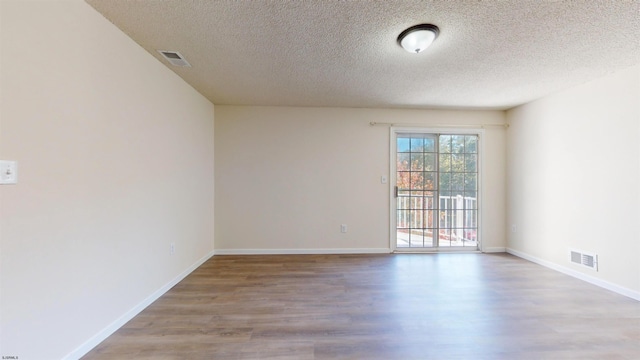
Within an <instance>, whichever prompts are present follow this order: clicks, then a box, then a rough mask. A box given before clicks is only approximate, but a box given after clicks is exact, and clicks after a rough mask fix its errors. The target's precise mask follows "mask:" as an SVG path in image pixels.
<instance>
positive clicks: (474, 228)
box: [391, 129, 479, 251]
mask: <svg viewBox="0 0 640 360" xmlns="http://www.w3.org/2000/svg"><path fill="white" fill-rule="evenodd" d="M392 134H393V136H392V141H393V142H392V146H391V148H392V150H393V152H392V153H393V157H395V159H394V160H395V161H393V160H392V168H393V171H394V175H395V187H394V189H393V200H392V209H391V211H392V214H394V216H393V217H392V222H393V228H395V232H394V233H393V234H392V245H393V246H392V247H393V248H394V249H395V250H397V251H411V250H424V249H432V250H437V249H443V248H447V249H463V250H469V249H474V250H475V249H478V246H479V242H478V240H479V239H478V234H479V229H478V224H479V222H478V217H479V214H478V212H479V207H478V194H479V181H478V179H479V176H478V175H479V173H478V170H479V166H478V164H479V151H478V149H479V147H478V144H479V136H478V134H477V133H466V134H460V133H429V132H416V131H415V130H413V131H411V132H408V131H400V130H393V129H392Z"/></svg>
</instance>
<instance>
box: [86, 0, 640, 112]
mask: <svg viewBox="0 0 640 360" xmlns="http://www.w3.org/2000/svg"><path fill="white" fill-rule="evenodd" d="M87 2H88V3H89V4H90V5H92V6H93V7H94V8H96V9H97V10H98V11H99V12H100V13H102V14H103V15H104V16H105V17H106V18H107V19H109V20H110V21H111V22H113V23H114V24H115V25H116V26H117V27H119V28H120V29H122V31H124V32H125V33H126V34H127V35H129V36H130V37H131V38H132V39H133V40H135V41H136V42H137V43H139V44H140V45H141V46H142V47H143V48H145V49H146V50H147V51H148V52H149V53H150V54H152V55H153V56H155V57H157V58H158V59H159V60H160V61H162V62H163V63H164V64H167V66H168V67H170V68H171V70H173V71H174V72H175V73H177V74H178V75H179V76H180V77H182V78H183V79H184V80H185V81H187V82H188V83H189V84H191V85H192V86H193V87H194V88H195V89H197V90H198V91H199V92H200V93H202V94H203V95H204V96H206V97H207V98H208V99H209V100H211V101H212V102H213V103H214V104H233V105H281V106H285V105H286V106H333V107H401V108H466V109H469V108H471V109H507V108H510V107H513V106H516V105H519V104H522V103H525V102H529V101H531V100H534V99H537V98H540V97H542V96H545V95H547V94H550V93H552V92H555V91H558V90H561V89H565V88H568V87H571V86H574V85H577V84H580V83H584V82H586V81H588V80H591V79H595V78H597V77H601V76H603V75H606V74H609V73H611V72H615V71H617V70H619V69H623V68H626V67H629V66H632V65H635V64H638V63H640V0H572V1H568V0H567V1H560V0H548V1H544V0H512V1H497V0H487V1H475V0H459V1H453V0H431V1H418V0H399V1H382V0H380V1H374V0H351V1H338V0H217V1H206V0H164V1H156V0H137V1H132V0H87ZM421 23H432V24H435V25H437V26H438V27H439V28H440V35H439V37H438V38H437V39H436V41H435V42H434V43H433V45H432V46H431V47H430V48H429V49H427V50H426V51H424V52H423V53H421V54H417V55H416V54H410V53H408V52H406V51H404V50H403V49H402V48H401V47H399V46H398V44H397V42H396V39H397V36H398V34H399V33H400V32H402V30H404V29H406V28H407V27H409V26H412V25H416V24H421ZM156 50H175V51H179V52H180V53H181V54H182V55H183V56H184V57H185V58H186V59H187V61H189V62H190V63H191V65H192V67H191V68H180V67H174V66H171V65H168V63H167V62H166V60H164V59H163V58H162V57H161V56H160V55H159V54H158V53H157V52H156ZM105 56H114V54H105Z"/></svg>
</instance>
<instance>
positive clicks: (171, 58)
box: [158, 50, 191, 67]
mask: <svg viewBox="0 0 640 360" xmlns="http://www.w3.org/2000/svg"><path fill="white" fill-rule="evenodd" d="M158 52H159V53H160V55H162V56H163V57H164V58H165V59H167V61H168V62H169V63H170V64H171V65H175V66H186V67H191V64H189V62H187V60H185V59H184V56H182V54H180V53H179V52H177V51H166V50H158Z"/></svg>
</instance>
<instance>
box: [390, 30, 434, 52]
mask: <svg viewBox="0 0 640 360" xmlns="http://www.w3.org/2000/svg"><path fill="white" fill-rule="evenodd" d="M439 33H440V29H438V27H437V26H435V25H431V24H420V25H415V26H412V27H410V28H408V29H407V30H405V31H403V32H401V33H400V35H399V36H398V44H400V46H402V48H404V49H405V50H407V51H408V52H410V53H414V54H417V53H420V52H422V51H424V50H425V49H426V48H428V47H429V45H431V43H432V42H433V41H434V40H435V39H436V38H437V37H438V34H439Z"/></svg>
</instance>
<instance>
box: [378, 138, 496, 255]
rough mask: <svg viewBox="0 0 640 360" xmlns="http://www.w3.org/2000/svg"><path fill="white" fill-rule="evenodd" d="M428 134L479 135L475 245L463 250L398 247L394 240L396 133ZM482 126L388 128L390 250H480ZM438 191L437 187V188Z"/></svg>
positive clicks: (482, 195)
mask: <svg viewBox="0 0 640 360" xmlns="http://www.w3.org/2000/svg"><path fill="white" fill-rule="evenodd" d="M420 133H424V134H431V135H436V136H438V135H477V136H478V163H477V166H478V184H477V186H478V189H477V191H478V198H477V204H478V205H477V207H478V210H477V211H478V218H477V228H478V231H477V234H476V238H477V242H478V245H477V248H470V249H464V248H460V247H455V248H449V249H447V248H443V247H434V248H429V247H424V248H401V249H398V246H397V245H398V242H397V225H398V224H397V216H398V215H397V214H398V212H397V209H396V207H397V199H396V196H395V186H396V185H397V175H398V171H397V135H398V134H420ZM483 160H484V129H482V128H480V127H478V128H475V127H465V128H453V127H452V128H447V127H418V126H416V127H395V126H391V127H390V128H389V171H390V174H389V180H390V181H389V247H390V249H391V251H392V252H447V251H449V252H452V251H478V250H479V251H483V248H484V241H483V239H482V233H483V232H484V225H483V216H482V213H483V209H484V186H483V178H484V165H483V164H484V161H483ZM438 191H439V190H438Z"/></svg>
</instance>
